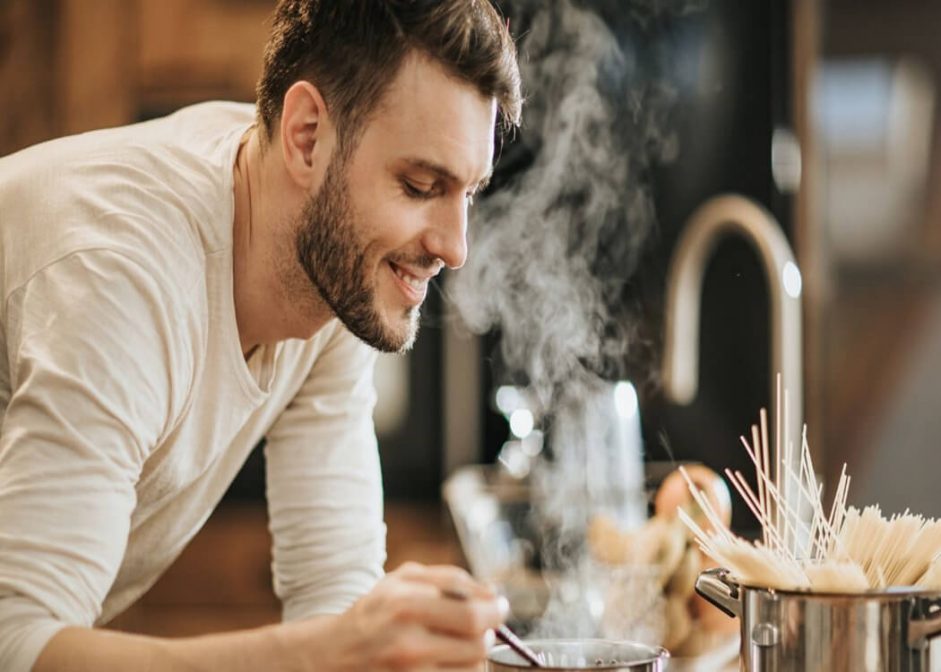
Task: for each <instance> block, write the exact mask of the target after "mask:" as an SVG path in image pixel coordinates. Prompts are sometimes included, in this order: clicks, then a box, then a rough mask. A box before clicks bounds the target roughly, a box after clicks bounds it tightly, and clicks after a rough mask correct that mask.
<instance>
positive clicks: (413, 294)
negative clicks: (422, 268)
mask: <svg viewBox="0 0 941 672" xmlns="http://www.w3.org/2000/svg"><path fill="white" fill-rule="evenodd" d="M388 263H389V268H391V269H392V274H393V275H394V276H395V279H396V280H397V284H398V287H399V289H400V290H401V291H402V293H403V294H404V295H405V298H406V299H407V300H408V302H409V303H411V304H415V305H417V304H419V303H421V302H422V301H424V300H425V294H426V293H427V292H428V280H430V277H428V276H424V277H420V276H417V275H413V274H412V273H409V272H408V271H406V270H405V269H404V268H403V267H401V266H399V265H398V264H395V263H393V262H391V261H390V262H388Z"/></svg>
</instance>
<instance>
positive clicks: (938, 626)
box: [908, 597, 941, 649]
mask: <svg viewBox="0 0 941 672" xmlns="http://www.w3.org/2000/svg"><path fill="white" fill-rule="evenodd" d="M912 606H913V608H912V613H911V615H910V616H909V619H908V645H909V646H910V647H911V648H913V649H924V648H925V647H926V646H928V643H929V642H930V641H931V640H932V639H934V638H935V637H937V636H938V635H941V599H937V598H934V599H930V598H924V597H919V598H915V602H914V604H913V605H912Z"/></svg>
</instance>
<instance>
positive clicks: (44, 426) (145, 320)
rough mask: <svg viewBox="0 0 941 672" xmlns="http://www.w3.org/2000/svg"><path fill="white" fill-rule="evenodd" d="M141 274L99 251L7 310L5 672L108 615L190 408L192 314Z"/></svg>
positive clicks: (59, 265) (30, 289)
mask: <svg viewBox="0 0 941 672" xmlns="http://www.w3.org/2000/svg"><path fill="white" fill-rule="evenodd" d="M175 298H178V297H176V296H174V295H173V289H172V288H171V287H168V284H167V283H165V282H163V281H162V278H160V276H159V274H158V273H155V272H154V271H153V270H152V269H146V268H145V267H144V266H143V265H142V263H141V262H138V261H134V260H132V259H130V258H129V257H127V256H125V255H122V254H117V253H115V252H109V251H104V250H89V251H83V252H76V253H73V254H71V255H69V256H67V257H64V258H62V259H59V260H57V261H55V262H54V263H51V264H49V265H48V266H46V267H44V268H42V269H41V270H39V271H38V272H37V273H35V274H34V275H33V276H31V277H30V278H29V279H28V281H27V282H25V283H24V284H23V285H22V286H20V287H18V288H16V289H15V290H14V291H13V292H12V293H11V294H10V296H9V297H8V299H7V301H6V303H5V304H4V314H3V343H4V344H5V345H6V347H7V352H6V353H4V354H5V355H6V358H7V362H8V366H9V374H10V378H9V380H10V392H11V394H10V397H9V401H8V404H7V405H6V408H5V413H4V417H3V427H2V431H0V669H3V670H5V671H9V672H25V671H26V670H28V669H29V668H30V666H31V665H33V664H34V662H35V660H36V657H37V656H38V655H39V652H40V651H41V650H42V647H43V646H45V644H46V642H47V641H48V639H49V638H50V637H52V636H53V635H54V634H55V633H56V632H57V631H59V630H61V629H62V628H63V627H65V626H86V627H88V626H91V625H93V624H94V623H95V622H96V621H97V620H98V618H99V617H100V615H101V608H102V604H103V601H104V599H105V597H106V595H107V593H108V591H109V589H110V588H111V586H112V584H113V582H114V580H115V577H116V576H117V572H118V569H119V567H120V566H121V562H122V559H123V557H124V553H125V550H126V547H127V540H128V534H129V530H130V525H131V516H132V513H133V510H134V507H135V504H136V499H137V494H136V487H135V486H136V483H137V481H138V479H139V477H140V474H141V470H142V465H143V464H144V462H145V460H146V459H147V457H148V455H149V454H150V452H151V451H152V449H153V447H154V446H155V445H157V444H158V443H159V441H160V438H161V436H162V435H163V434H164V433H165V432H166V431H168V427H169V426H170V424H171V423H172V419H173V418H174V417H175V416H176V414H178V412H179V409H180V407H181V406H182V405H183V403H184V400H185V390H184V389H183V385H184V384H183V383H180V382H179V381H180V380H181V379H185V378H186V376H185V375H177V376H174V375H173V373H172V372H173V371H174V370H177V371H179V370H181V369H183V368H185V366H184V365H183V364H181V362H186V361H192V359H193V355H192V353H190V352H189V351H187V347H189V346H188V345H187V343H188V341H189V339H187V338H186V337H185V335H186V324H187V322H186V320H187V317H186V313H185V311H184V310H183V309H182V307H181V306H180V305H179V302H176V301H174V300H173V299H175Z"/></svg>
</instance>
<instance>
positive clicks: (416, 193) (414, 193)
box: [402, 180, 434, 199]
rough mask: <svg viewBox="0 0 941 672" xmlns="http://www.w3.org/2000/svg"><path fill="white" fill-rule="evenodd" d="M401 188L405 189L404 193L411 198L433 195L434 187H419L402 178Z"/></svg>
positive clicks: (424, 197) (425, 197)
mask: <svg viewBox="0 0 941 672" xmlns="http://www.w3.org/2000/svg"><path fill="white" fill-rule="evenodd" d="M402 189H404V190H405V195H406V196H410V197H411V198H422V199H427V198H431V197H432V196H434V189H421V188H419V187H416V186H415V185H414V184H412V183H411V182H409V181H408V180H402Z"/></svg>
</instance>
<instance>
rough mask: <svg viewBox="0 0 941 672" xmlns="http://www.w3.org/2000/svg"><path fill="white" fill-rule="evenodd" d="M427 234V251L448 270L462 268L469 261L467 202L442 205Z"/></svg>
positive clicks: (461, 200)
mask: <svg viewBox="0 0 941 672" xmlns="http://www.w3.org/2000/svg"><path fill="white" fill-rule="evenodd" d="M434 217H435V219H434V222H433V223H432V224H431V225H430V226H429V227H428V230H427V232H426V234H425V241H424V245H425V249H426V250H427V251H428V253H429V254H430V255H432V256H435V257H437V258H438V259H440V260H441V261H443V262H444V263H445V265H446V266H447V267H448V268H452V269H454V268H460V267H461V266H463V265H464V262H465V261H467V202H466V201H465V200H464V199H463V198H461V199H460V202H458V203H446V204H442V207H441V208H440V209H439V210H438V212H436V213H434Z"/></svg>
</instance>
